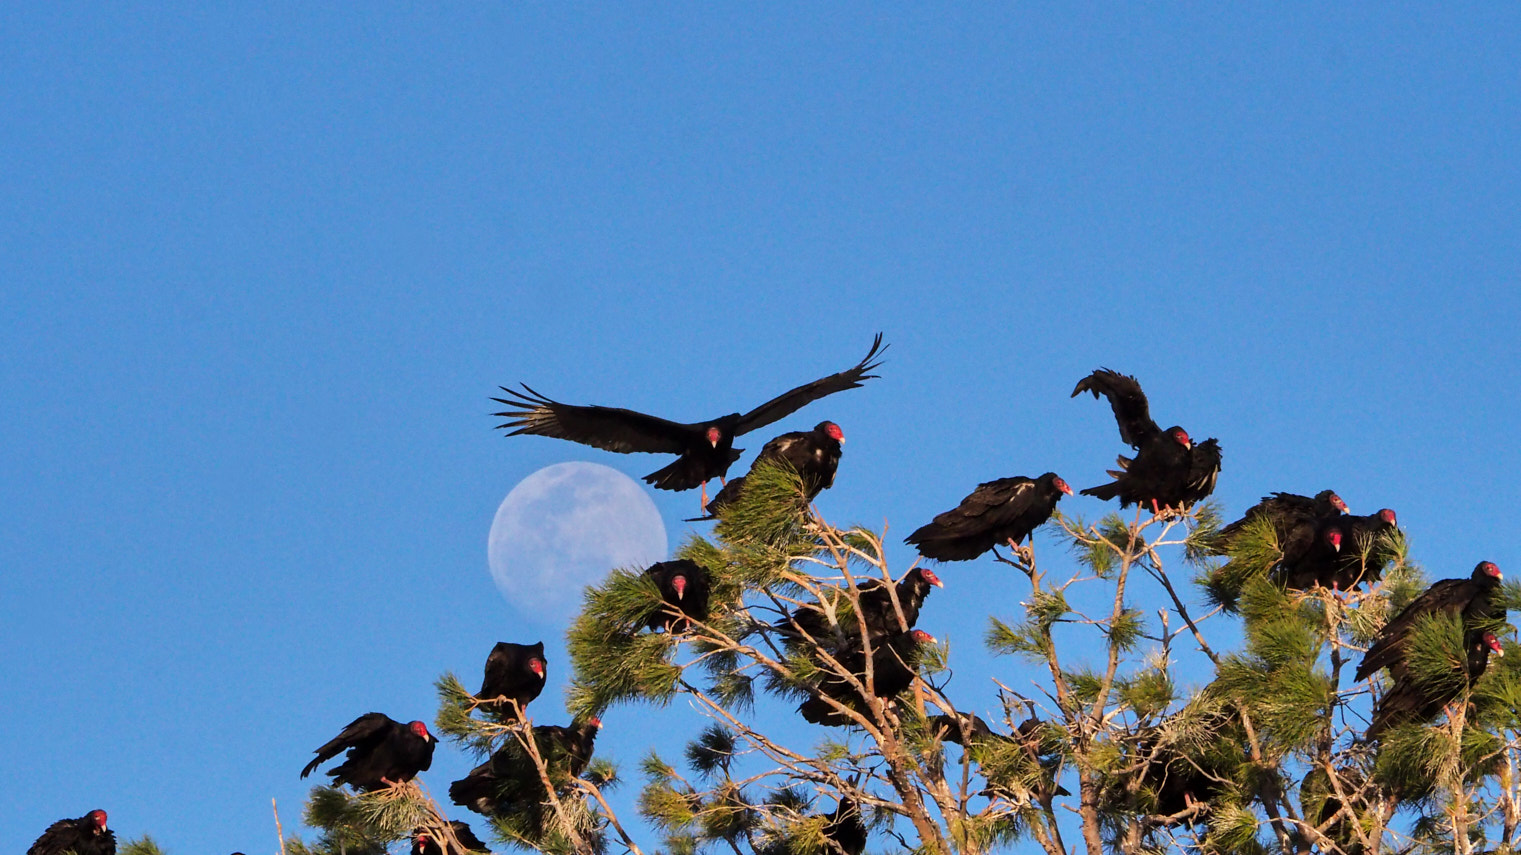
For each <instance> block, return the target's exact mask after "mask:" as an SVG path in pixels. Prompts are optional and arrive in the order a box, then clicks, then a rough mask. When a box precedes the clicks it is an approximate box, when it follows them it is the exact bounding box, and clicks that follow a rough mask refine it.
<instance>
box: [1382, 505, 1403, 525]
mask: <svg viewBox="0 0 1521 855" xmlns="http://www.w3.org/2000/svg"><path fill="white" fill-rule="evenodd" d="M1378 518H1379V519H1381V520H1383V521H1384V523H1385V524H1387V525H1399V521H1398V520H1397V519H1396V518H1395V516H1394V509H1393V508H1384V509H1383V510H1381V511H1379V512H1378Z"/></svg>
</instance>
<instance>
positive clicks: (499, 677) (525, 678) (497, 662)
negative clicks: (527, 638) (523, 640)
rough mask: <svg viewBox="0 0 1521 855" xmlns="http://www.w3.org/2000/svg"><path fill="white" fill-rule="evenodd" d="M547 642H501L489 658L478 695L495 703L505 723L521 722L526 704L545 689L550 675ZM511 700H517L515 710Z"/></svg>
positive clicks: (498, 716) (498, 714)
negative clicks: (519, 720)
mask: <svg viewBox="0 0 1521 855" xmlns="http://www.w3.org/2000/svg"><path fill="white" fill-rule="evenodd" d="M548 672H549V665H548V664H547V663H546V661H545V659H544V642H542V641H540V642H538V643H537V644H512V643H510V642H506V641H498V642H497V643H496V646H495V647H493V648H491V655H490V656H488V657H486V678H485V680H484V681H482V683H481V691H480V693H479V694H477V695H476V696H475V697H476V698H477V699H478V700H480V701H483V702H485V703H488V704H491V706H492V707H493V708H494V710H495V711H496V713H497V718H498V719H499V720H501V721H503V722H514V721H517V720H518V718H519V717H520V716H521V713H522V711H523V708H524V707H527V706H528V704H529V702H531V701H532V700H533V699H534V698H537V697H538V696H539V693H540V692H542V691H544V681H545V679H546V678H547V677H548V676H549V673H548ZM511 701H516V702H517V707H516V708H515V709H514V707H513V705H512V703H510V702H511Z"/></svg>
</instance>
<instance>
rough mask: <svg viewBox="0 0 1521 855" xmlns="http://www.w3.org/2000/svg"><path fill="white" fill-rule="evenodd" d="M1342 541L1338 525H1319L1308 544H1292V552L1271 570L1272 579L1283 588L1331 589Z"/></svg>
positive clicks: (1304, 589)
mask: <svg viewBox="0 0 1521 855" xmlns="http://www.w3.org/2000/svg"><path fill="white" fill-rule="evenodd" d="M1345 540H1346V538H1345V537H1343V535H1342V530H1341V527H1340V526H1337V525H1335V524H1331V525H1326V526H1321V527H1320V528H1319V529H1317V531H1316V532H1315V534H1314V535H1313V537H1312V539H1311V540H1310V541H1309V542H1308V543H1301V542H1299V541H1298V540H1296V541H1294V543H1293V544H1292V546H1293V551H1285V552H1284V553H1283V558H1281V559H1279V561H1278V564H1277V566H1276V567H1274V568H1273V574H1272V575H1273V578H1274V579H1275V580H1276V581H1277V582H1278V583H1279V584H1281V585H1283V586H1284V587H1285V588H1293V589H1295V590H1301V591H1306V590H1309V589H1310V588H1313V587H1315V586H1316V585H1319V586H1321V587H1322V588H1329V587H1331V585H1332V584H1333V583H1334V582H1335V579H1336V571H1337V568H1338V567H1339V566H1340V561H1341V547H1342V543H1343V542H1344V541H1345Z"/></svg>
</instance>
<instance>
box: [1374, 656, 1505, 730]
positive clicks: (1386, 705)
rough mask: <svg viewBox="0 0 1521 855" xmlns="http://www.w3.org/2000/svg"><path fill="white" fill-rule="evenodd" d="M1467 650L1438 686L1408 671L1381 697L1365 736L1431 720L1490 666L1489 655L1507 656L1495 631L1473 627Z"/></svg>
mask: <svg viewBox="0 0 1521 855" xmlns="http://www.w3.org/2000/svg"><path fill="white" fill-rule="evenodd" d="M1466 635H1467V638H1466V639H1465V643H1464V644H1465V649H1466V651H1467V656H1466V657H1465V659H1464V661H1463V662H1462V663H1461V665H1459V666H1458V667H1457V668H1454V669H1453V671H1454V672H1455V673H1454V674H1453V679H1451V680H1443V681H1441V682H1440V683H1438V684H1436V685H1424V684H1422V683H1421V682H1419V681H1417V680H1416V678H1415V675H1414V674H1411V673H1410V672H1409V670H1408V669H1407V670H1405V671H1404V672H1403V673H1401V674H1400V675H1399V677H1398V678H1397V679H1396V680H1395V681H1394V685H1393V686H1390V687H1389V691H1387V692H1385V693H1384V696H1383V697H1381V698H1379V699H1378V706H1377V708H1375V709H1374V711H1373V723H1372V724H1370V725H1369V726H1368V731H1367V733H1365V734H1364V738H1365V739H1369V740H1372V739H1377V738H1378V737H1379V734H1381V733H1383V732H1384V730H1385V729H1386V728H1389V727H1392V726H1394V725H1397V724H1403V723H1405V722H1416V721H1430V720H1431V719H1434V718H1436V717H1437V715H1438V714H1439V713H1441V712H1442V708H1443V707H1445V706H1447V705H1448V704H1449V703H1452V701H1453V700H1455V699H1456V698H1457V697H1458V695H1460V694H1462V693H1463V690H1464V689H1466V688H1468V687H1470V686H1472V685H1473V684H1474V681H1476V680H1478V679H1479V677H1481V676H1483V674H1484V671H1485V669H1487V668H1488V667H1489V657H1490V654H1494V655H1495V656H1504V655H1505V649H1504V648H1503V647H1501V646H1500V639H1499V638H1497V637H1496V636H1495V634H1494V633H1493V632H1490V631H1488V630H1481V629H1471V630H1469V631H1468V632H1467V634H1466Z"/></svg>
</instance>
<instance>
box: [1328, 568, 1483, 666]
mask: <svg viewBox="0 0 1521 855" xmlns="http://www.w3.org/2000/svg"><path fill="white" fill-rule="evenodd" d="M1502 578H1503V577H1502V576H1501V575H1500V568H1499V567H1496V566H1495V565H1494V563H1493V562H1490V561H1480V562H1479V566H1477V567H1475V568H1474V569H1473V575H1471V576H1469V577H1468V578H1467V579H1443V580H1441V581H1440V582H1437V583H1436V584H1434V585H1432V586H1431V587H1430V588H1427V589H1426V592H1425V593H1424V594H1421V595H1420V596H1419V597H1416V598H1415V600H1414V601H1412V602H1411V603H1410V605H1408V606H1405V609H1404V611H1401V612H1400V613H1399V614H1397V615H1395V616H1394V618H1393V619H1391V620H1390V621H1389V622H1388V623H1386V624H1384V628H1383V629H1382V630H1380V631H1379V634H1378V639H1377V640H1376V641H1374V642H1373V646H1372V647H1369V648H1368V652H1367V653H1366V654H1364V655H1363V661H1362V664H1361V665H1359V666H1357V676H1356V678H1355V679H1358V680H1362V679H1365V678H1367V677H1369V676H1371V675H1372V674H1373V673H1374V672H1375V671H1377V670H1378V669H1380V668H1389V669H1390V671H1391V673H1395V676H1396V677H1398V676H1399V673H1397V672H1396V669H1398V668H1403V666H1404V661H1405V639H1406V638H1407V637H1409V635H1410V632H1411V630H1413V629H1414V628H1415V622H1416V620H1417V619H1418V618H1420V617H1421V616H1422V615H1429V614H1437V613H1445V614H1448V615H1452V616H1454V617H1458V616H1461V617H1462V618H1463V625H1464V626H1465V627H1468V628H1473V627H1483V626H1484V625H1485V624H1487V623H1492V622H1494V621H1498V620H1500V619H1502V618H1504V617H1505V612H1504V611H1503V610H1502V609H1500V608H1499V606H1498V604H1496V603H1495V602H1494V595H1495V592H1496V591H1497V590H1499V588H1500V582H1501V581H1502Z"/></svg>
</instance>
